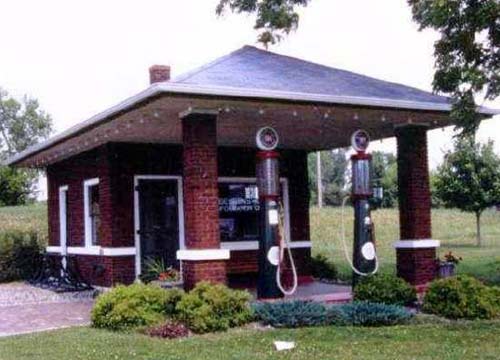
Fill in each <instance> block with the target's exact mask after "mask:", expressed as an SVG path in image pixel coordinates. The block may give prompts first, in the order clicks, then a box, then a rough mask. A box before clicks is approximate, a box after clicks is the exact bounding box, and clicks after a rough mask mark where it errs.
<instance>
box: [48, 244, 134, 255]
mask: <svg viewBox="0 0 500 360" xmlns="http://www.w3.org/2000/svg"><path fill="white" fill-rule="evenodd" d="M62 250H63V249H62V247H61V246H47V247H46V248H45V251H47V252H48V253H58V254H62ZM67 253H68V254H70V255H95V256H134V255H135V247H100V246H93V247H91V248H87V247H84V246H68V248H67Z"/></svg>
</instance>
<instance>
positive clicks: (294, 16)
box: [216, 0, 309, 47]
mask: <svg viewBox="0 0 500 360" xmlns="http://www.w3.org/2000/svg"><path fill="white" fill-rule="evenodd" d="M308 3H309V0H280V1H276V0H220V2H219V4H218V6H217V9H216V13H217V14H218V15H221V14H222V13H223V12H224V10H225V9H226V8H229V9H230V10H231V11H233V12H236V13H256V14H257V19H256V21H255V29H257V30H262V31H261V33H260V35H259V39H258V40H259V42H261V43H263V44H264V45H265V46H266V47H267V46H268V44H269V43H271V44H275V43H276V42H279V41H280V40H281V39H282V37H283V35H288V34H289V33H290V31H292V30H295V29H296V28H297V26H298V24H299V14H298V13H297V12H296V8H297V7H298V6H306V5H307V4H308Z"/></svg>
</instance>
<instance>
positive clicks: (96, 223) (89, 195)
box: [83, 179, 101, 247]
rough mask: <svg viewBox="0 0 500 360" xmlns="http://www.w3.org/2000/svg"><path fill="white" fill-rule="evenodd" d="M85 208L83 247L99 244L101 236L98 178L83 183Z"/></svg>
mask: <svg viewBox="0 0 500 360" xmlns="http://www.w3.org/2000/svg"><path fill="white" fill-rule="evenodd" d="M83 196H84V209H85V247H92V246H99V245H100V237H101V211H100V208H99V179H90V180H85V182H84V183H83Z"/></svg>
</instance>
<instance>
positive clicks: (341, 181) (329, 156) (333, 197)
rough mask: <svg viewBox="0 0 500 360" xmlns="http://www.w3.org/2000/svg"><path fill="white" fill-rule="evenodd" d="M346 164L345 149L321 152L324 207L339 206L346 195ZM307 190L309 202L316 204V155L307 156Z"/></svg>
mask: <svg viewBox="0 0 500 360" xmlns="http://www.w3.org/2000/svg"><path fill="white" fill-rule="evenodd" d="M347 164H348V161H347V155H346V150H345V149H337V150H330V151H322V152H321V172H322V184H323V197H324V203H325V204H326V205H330V206H332V205H340V203H341V202H342V198H343V197H344V196H345V195H346V193H347V192H346V171H347ZM309 188H310V189H311V200H312V202H313V203H316V201H317V191H316V153H311V154H310V155H309Z"/></svg>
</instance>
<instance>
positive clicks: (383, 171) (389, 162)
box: [372, 151, 398, 207]
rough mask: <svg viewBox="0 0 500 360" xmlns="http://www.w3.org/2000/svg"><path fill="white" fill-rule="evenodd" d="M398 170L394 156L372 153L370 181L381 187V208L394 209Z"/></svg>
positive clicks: (378, 152)
mask: <svg viewBox="0 0 500 360" xmlns="http://www.w3.org/2000/svg"><path fill="white" fill-rule="evenodd" d="M397 171H398V168H397V163H396V157H395V156H394V154H391V153H386V152H382V151H373V152H372V179H373V182H374V184H377V185H380V186H382V188H383V189H384V198H383V199H382V202H381V204H380V206H381V207H394V206H396V205H397V201H398V172H397Z"/></svg>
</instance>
